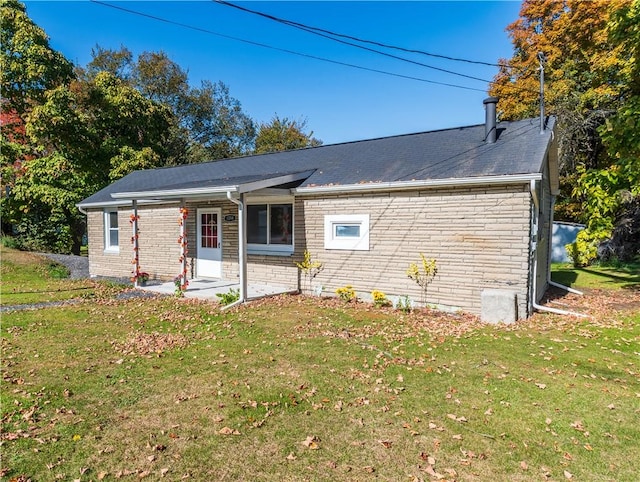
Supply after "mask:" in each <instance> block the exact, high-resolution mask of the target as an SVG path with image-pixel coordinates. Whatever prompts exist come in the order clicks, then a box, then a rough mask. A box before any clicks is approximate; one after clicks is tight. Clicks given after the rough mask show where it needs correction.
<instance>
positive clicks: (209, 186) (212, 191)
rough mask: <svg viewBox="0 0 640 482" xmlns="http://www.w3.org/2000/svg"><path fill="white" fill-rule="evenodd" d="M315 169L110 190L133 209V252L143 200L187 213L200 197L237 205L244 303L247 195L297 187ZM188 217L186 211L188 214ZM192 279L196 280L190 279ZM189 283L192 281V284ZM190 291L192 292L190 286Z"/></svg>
mask: <svg viewBox="0 0 640 482" xmlns="http://www.w3.org/2000/svg"><path fill="white" fill-rule="evenodd" d="M314 172H315V170H307V171H300V172H276V173H271V174H260V175H251V176H241V177H235V178H222V179H211V178H209V179H199V180H189V181H185V182H175V179H174V180H171V181H169V180H168V179H167V180H165V183H164V184H162V185H159V184H155V185H154V187H153V188H152V189H141V190H136V191H134V190H132V191H119V192H113V193H111V197H112V198H113V199H114V200H119V201H122V202H123V203H131V208H132V211H133V214H132V219H133V238H132V239H134V244H135V246H134V251H136V253H137V239H138V229H137V222H136V220H137V218H138V214H137V209H138V203H139V202H140V203H144V202H176V201H177V202H179V203H180V205H181V208H180V209H181V212H184V213H186V212H187V211H186V209H185V207H184V204H185V203H186V202H187V201H194V200H199V199H225V198H226V199H228V200H229V201H231V202H232V203H234V204H235V205H236V206H237V207H238V218H237V221H238V271H239V274H240V276H239V278H240V279H239V284H238V287H239V291H240V298H239V300H238V302H240V303H242V302H245V301H246V300H247V299H249V297H250V296H251V293H250V291H249V285H248V282H247V234H246V233H247V218H246V214H245V194H247V193H250V192H255V191H260V190H265V189H273V188H277V187H286V186H296V185H299V183H300V182H303V181H304V180H305V179H307V178H308V177H309V176H311V175H312V174H313V173H314ZM185 217H186V214H185ZM180 228H181V231H180V239H181V240H186V230H185V226H184V223H183V222H182V221H181V224H180ZM185 248H186V241H184V242H183V244H182V249H183V252H182V253H181V256H180V259H181V260H182V264H183V269H182V273H183V274H182V275H181V276H182V279H183V281H182V285H183V286H186V285H187V274H186V273H187V265H186V262H187V261H186V258H187V256H186V251H184V250H185ZM137 259H138V258H137V255H136V258H135V261H136V266H135V272H136V273H137V272H138V270H139V267H138V265H137ZM191 282H193V280H191ZM191 282H190V283H191ZM189 291H193V288H191V289H190V290H189Z"/></svg>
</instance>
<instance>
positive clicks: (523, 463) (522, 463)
mask: <svg viewBox="0 0 640 482" xmlns="http://www.w3.org/2000/svg"><path fill="white" fill-rule="evenodd" d="M520 468H521V469H522V470H529V465H527V463H526V462H525V461H524V460H523V461H522V462H520Z"/></svg>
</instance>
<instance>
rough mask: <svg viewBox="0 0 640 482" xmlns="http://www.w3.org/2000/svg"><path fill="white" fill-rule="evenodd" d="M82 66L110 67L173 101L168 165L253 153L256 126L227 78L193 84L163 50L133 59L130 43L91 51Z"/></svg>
mask: <svg viewBox="0 0 640 482" xmlns="http://www.w3.org/2000/svg"><path fill="white" fill-rule="evenodd" d="M92 54H93V59H92V61H91V62H90V63H89V64H88V65H87V67H86V69H83V70H82V72H83V75H85V76H86V77H87V78H92V77H94V76H95V75H97V73H99V72H101V71H108V72H111V73H113V74H114V75H116V76H117V77H119V78H120V79H122V80H123V81H125V82H127V83H128V84H129V85H131V86H132V87H135V88H136V89H137V90H138V91H140V92H141V93H142V94H143V95H144V96H145V97H146V98H148V99H151V100H154V101H156V102H159V103H161V104H164V105H166V106H168V107H169V108H170V109H171V112H172V113H173V116H174V117H173V122H172V124H171V125H170V127H169V133H168V136H167V143H166V147H167V158H166V162H167V164H184V163H192V162H201V161H210V160H212V159H222V158H228V157H232V156H237V155H243V154H247V153H249V152H250V151H251V150H252V149H253V145H254V141H255V136H256V129H255V125H254V122H253V120H252V119H251V118H250V117H249V116H248V115H247V114H245V113H244V112H243V110H242V106H241V104H240V102H239V101H238V100H237V99H235V98H233V97H232V96H231V95H230V92H229V88H228V87H227V86H226V85H225V84H224V83H223V82H216V83H212V82H210V81H203V82H202V83H201V85H200V87H198V88H194V87H191V86H190V85H189V83H188V75H187V73H186V72H185V71H184V70H183V69H182V68H181V67H180V66H179V65H178V64H176V63H175V62H174V61H172V60H171V59H170V58H169V57H168V56H167V54H166V53H164V52H143V53H142V54H140V55H139V56H138V58H137V59H135V60H134V58H133V55H132V53H131V51H129V50H128V49H127V48H126V47H121V48H120V49H119V50H109V49H103V48H101V47H100V46H97V47H96V48H94V49H93V50H92Z"/></svg>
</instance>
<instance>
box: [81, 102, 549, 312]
mask: <svg viewBox="0 0 640 482" xmlns="http://www.w3.org/2000/svg"><path fill="white" fill-rule="evenodd" d="M496 103H497V99H496V98H489V99H487V100H485V105H486V113H487V114H486V118H487V121H486V122H485V124H481V125H474V126H469V127H460V128H453V129H444V130H437V131H431V132H421V133H416V134H407V135H399V136H392V137H385V138H378V139H371V140H364V141H355V142H347V143H341V144H335V145H326V146H320V147H314V148H306V149H299V150H293V151H287V152H277V153H271V154H261V155H255V156H246V157H240V158H235V159H225V160H219V161H214V162H207V163H202V164H193V165H184V166H177V167H167V168H161V169H153V170H145V171H136V172H133V173H131V174H129V175H127V176H126V177H124V178H122V179H120V180H118V181H116V182H114V183H113V184H111V185H109V186H107V187H106V188H104V189H102V190H101V191H99V192H97V193H96V194H94V195H92V196H90V197H88V198H87V199H85V200H83V201H82V202H81V203H79V205H78V207H79V208H80V209H81V210H82V212H85V213H86V215H87V224H88V238H89V266H90V272H91V274H92V275H94V276H131V273H132V270H133V271H134V272H135V270H136V269H139V270H141V271H145V272H148V273H150V275H151V277H154V278H159V279H173V278H174V277H176V275H184V278H185V279H193V278H198V279H208V278H222V279H226V280H232V281H235V282H239V283H240V286H241V298H242V299H244V298H246V293H247V290H246V286H247V282H262V283H277V284H279V285H284V286H288V287H290V288H291V289H302V290H303V291H308V290H309V287H305V286H302V284H301V276H300V273H299V270H298V268H297V267H296V265H295V263H294V262H295V261H300V260H301V259H302V257H303V253H304V251H305V250H309V252H310V253H311V254H312V256H313V259H315V260H318V261H320V262H322V263H323V269H322V271H321V272H320V273H319V274H318V275H317V276H316V278H315V279H314V280H313V283H314V287H313V289H314V290H319V289H320V287H322V289H323V290H324V293H327V294H332V293H334V291H335V289H336V288H338V287H342V286H345V285H352V286H353V288H354V289H355V290H356V292H357V293H358V295H359V296H360V297H362V298H367V296H368V294H369V293H370V292H371V291H372V290H374V289H375V290H380V291H383V292H384V293H386V294H387V295H388V296H389V297H390V298H392V297H399V296H403V295H408V296H410V297H411V298H412V299H413V300H419V299H420V294H421V291H420V288H419V287H418V285H417V284H416V283H415V282H414V281H412V280H411V279H409V278H408V277H407V275H406V271H407V268H408V266H409V265H410V263H413V262H416V261H419V259H420V253H424V254H425V255H426V256H427V257H428V258H435V259H436V260H437V265H438V273H437V276H436V277H435V279H434V280H433V281H432V283H431V284H430V285H429V288H428V293H427V294H428V300H427V301H428V303H429V304H433V305H437V306H439V307H441V308H443V309H452V310H458V309H459V310H464V311H468V312H472V313H480V311H481V309H482V294H483V292H485V291H487V290H500V291H503V292H505V293H508V294H509V296H513V299H515V303H516V306H517V317H518V318H526V317H527V316H528V315H529V314H530V313H531V312H532V310H533V309H534V307H536V304H537V302H538V301H539V300H540V298H541V297H542V295H543V294H544V292H545V290H546V288H547V285H548V281H549V259H550V256H549V252H550V242H549V240H550V236H551V225H552V212H553V203H554V196H555V195H556V194H557V192H558V166H557V146H556V143H555V142H554V136H553V129H554V125H555V120H554V118H548V119H546V121H545V123H544V124H542V122H541V121H539V120H536V119H530V120H522V121H515V122H500V123H496V116H495V111H496Z"/></svg>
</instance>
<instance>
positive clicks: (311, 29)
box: [212, 0, 491, 84]
mask: <svg viewBox="0 0 640 482" xmlns="http://www.w3.org/2000/svg"><path fill="white" fill-rule="evenodd" d="M212 1H214V2H216V3H219V4H220V5H226V6H229V7H233V8H237V9H238V10H242V11H244V12H247V13H251V14H255V15H259V16H261V17H265V18H268V19H270V20H274V21H276V22H279V23H283V24H285V25H289V26H291V27H294V28H297V29H299V30H303V31H305V32H308V33H311V34H313V35H317V36H319V37H324V38H326V39H329V40H333V41H334V42H338V43H341V44H344V45H350V46H352V47H356V48H358V49H362V50H366V51H368V52H373V53H376V54H379V55H383V56H385V57H389V58H392V59H396V60H401V61H403V62H408V63H410V64H414V65H418V66H420V67H425V68H427V69H432V70H437V71H439V72H444V73H446V74H451V75H457V76H458V77H464V78H466V79H471V80H478V81H480V82H485V83H487V84H490V83H491V81H490V80H487V79H482V78H480V77H474V76H473V75H467V74H461V73H459V72H454V71H453V70H448V69H443V68H440V67H435V66H433V65H428V64H423V63H422V62H417V61H415V60H410V59H407V58H404V57H399V56H397V55H393V54H389V53H386V52H382V51H380V50H376V49H372V48H370V47H365V46H364V45H358V44H355V43H353V42H348V41H346V40H340V39H339V38H335V37H332V36H331V35H326V34H324V33H321V32H317V31H315V30H317V29H316V28H315V27H308V26H306V25H304V24H298V23H296V22H291V21H289V20H283V19H279V18H278V17H273V16H271V15H267V14H265V13H262V12H258V11H255V10H249V9H248V8H244V7H240V6H238V5H234V4H232V3H229V2H225V1H223V0H212Z"/></svg>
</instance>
